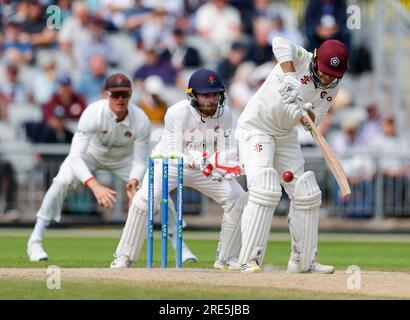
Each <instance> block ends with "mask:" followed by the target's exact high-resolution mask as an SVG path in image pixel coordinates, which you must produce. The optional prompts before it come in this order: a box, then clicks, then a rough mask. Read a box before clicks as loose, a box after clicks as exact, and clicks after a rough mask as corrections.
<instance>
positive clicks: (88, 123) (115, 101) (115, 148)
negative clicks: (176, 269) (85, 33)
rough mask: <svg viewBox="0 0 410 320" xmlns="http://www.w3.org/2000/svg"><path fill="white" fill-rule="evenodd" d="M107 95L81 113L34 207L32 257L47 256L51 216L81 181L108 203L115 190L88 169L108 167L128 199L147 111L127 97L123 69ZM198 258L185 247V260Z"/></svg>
mask: <svg viewBox="0 0 410 320" xmlns="http://www.w3.org/2000/svg"><path fill="white" fill-rule="evenodd" d="M104 89H105V91H106V93H107V96H108V98H107V99H101V100H98V101H96V102H94V103H92V104H90V105H89V106H88V107H87V108H86V109H85V111H84V112H83V114H82V115H81V118H80V121H79V123H78V127H77V130H76V133H75V134H74V137H73V141H72V144H71V149H70V153H69V155H68V156H67V158H66V159H65V160H64V162H63V164H62V165H61V167H60V170H59V172H58V174H57V176H56V177H55V178H54V179H53V183H52V185H51V187H50V188H49V190H48V191H47V193H46V195H45V197H44V200H43V203H42V204H41V207H40V209H39V211H38V212H37V222H36V225H35V227H34V230H33V232H32V234H31V236H30V239H29V241H28V247H27V253H28V255H29V258H30V261H40V260H47V259H48V255H47V253H46V252H45V251H44V249H43V247H42V240H43V237H44V234H45V232H46V228H47V226H48V225H49V224H50V222H51V220H53V219H54V220H55V221H57V222H59V221H60V219H61V210H62V206H63V203H64V200H65V198H66V197H67V194H68V192H69V191H71V190H73V189H75V187H76V186H77V185H78V184H79V183H80V182H82V183H83V184H84V185H85V186H88V187H89V188H90V189H91V190H92V192H93V194H94V196H95V198H96V200H97V202H98V204H99V205H101V206H102V207H104V208H111V207H112V206H113V204H114V202H115V201H116V196H115V191H113V190H111V189H110V188H107V187H105V186H103V185H102V184H100V183H99V182H98V181H97V179H95V178H94V176H93V174H92V172H94V171H96V170H98V169H101V170H106V171H110V172H112V173H113V174H114V175H115V176H117V177H118V178H119V179H121V180H122V181H123V182H124V183H126V185H127V196H128V199H129V200H130V201H131V199H132V197H133V196H134V194H135V193H136V192H137V188H138V185H139V182H140V181H142V178H143V175H144V173H145V169H146V159H147V155H148V149H149V141H150V132H151V126H150V123H149V120H148V117H147V116H146V115H145V113H144V112H143V111H142V110H141V109H140V108H138V107H137V106H135V105H134V104H131V103H129V99H130V97H131V93H132V87H131V81H130V80H129V79H128V77H127V76H125V75H124V74H122V73H117V74H113V75H111V76H110V77H108V79H107V80H106V82H105V88H104ZM169 210H170V212H171V215H170V223H175V221H176V211H175V208H174V204H173V203H172V202H170V203H169ZM189 259H196V258H195V256H193V255H192V253H191V252H190V251H189V250H188V249H187V250H185V256H184V254H183V261H185V260H189Z"/></svg>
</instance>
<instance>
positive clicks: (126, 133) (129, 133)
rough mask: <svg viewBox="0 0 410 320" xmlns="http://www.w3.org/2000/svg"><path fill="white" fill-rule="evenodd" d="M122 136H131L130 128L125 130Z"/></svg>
mask: <svg viewBox="0 0 410 320" xmlns="http://www.w3.org/2000/svg"><path fill="white" fill-rule="evenodd" d="M124 136H126V137H127V138H131V137H132V132H131V131H130V130H127V131H125V133H124Z"/></svg>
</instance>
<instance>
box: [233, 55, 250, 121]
mask: <svg viewBox="0 0 410 320" xmlns="http://www.w3.org/2000/svg"><path fill="white" fill-rule="evenodd" d="M254 70H255V64H254V63H253V62H244V63H242V64H241V65H240V66H239V67H238V69H237V70H236V72H235V75H234V76H233V78H232V83H231V85H230V86H229V97H230V103H229V106H230V107H231V108H232V112H233V115H234V116H236V118H239V115H240V113H242V111H243V109H244V108H245V106H246V104H247V103H248V101H249V99H250V98H251V97H252V96H253V94H254V93H255V91H254V90H253V88H252V84H251V80H250V79H251V75H252V73H253V71H254Z"/></svg>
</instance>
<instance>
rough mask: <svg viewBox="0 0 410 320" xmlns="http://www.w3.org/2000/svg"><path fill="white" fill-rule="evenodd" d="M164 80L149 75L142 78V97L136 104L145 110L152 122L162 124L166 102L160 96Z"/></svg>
mask: <svg viewBox="0 0 410 320" xmlns="http://www.w3.org/2000/svg"><path fill="white" fill-rule="evenodd" d="M163 89H164V82H163V81H162V79H161V78H160V77H158V76H149V77H148V78H146V79H145V80H144V84H143V90H142V97H141V99H140V100H139V101H138V103H137V105H138V106H139V107H140V108H141V109H142V110H143V111H144V112H145V114H146V115H147V116H148V118H149V120H150V122H151V123H152V124H163V123H164V117H165V113H166V112H167V104H166V102H165V101H164V100H163V99H162V98H161V93H162V91H163Z"/></svg>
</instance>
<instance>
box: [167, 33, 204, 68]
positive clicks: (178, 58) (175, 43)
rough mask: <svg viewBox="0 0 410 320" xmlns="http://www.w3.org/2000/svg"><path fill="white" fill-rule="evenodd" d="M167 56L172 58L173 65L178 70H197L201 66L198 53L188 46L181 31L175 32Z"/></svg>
mask: <svg viewBox="0 0 410 320" xmlns="http://www.w3.org/2000/svg"><path fill="white" fill-rule="evenodd" d="M166 55H168V56H169V57H170V59H171V64H172V66H173V67H174V68H175V69H176V70H182V69H184V68H196V67H199V66H200V65H201V57H200V55H199V53H198V51H197V50H196V49H195V48H193V47H190V46H188V45H187V44H186V42H185V35H184V31H183V30H181V29H175V30H174V32H173V37H172V40H171V41H170V43H168V46H167V52H166Z"/></svg>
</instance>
